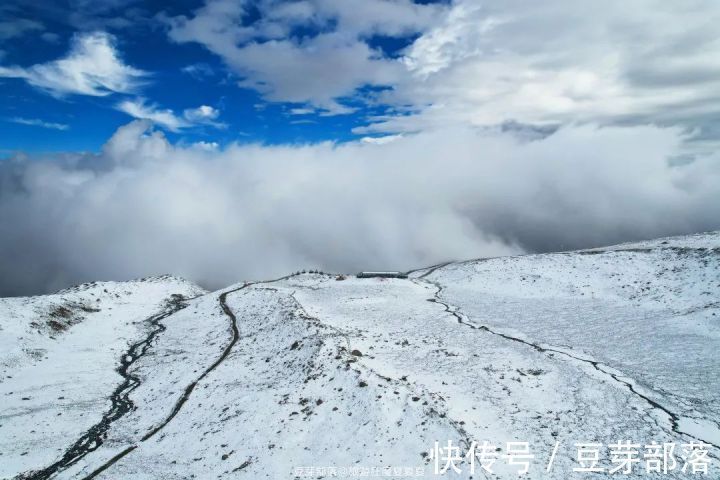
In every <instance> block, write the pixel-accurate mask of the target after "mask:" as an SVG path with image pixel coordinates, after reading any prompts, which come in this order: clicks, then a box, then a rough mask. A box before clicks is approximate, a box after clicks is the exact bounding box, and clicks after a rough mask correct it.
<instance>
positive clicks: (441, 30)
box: [367, 0, 720, 132]
mask: <svg viewBox="0 0 720 480" xmlns="http://www.w3.org/2000/svg"><path fill="white" fill-rule="evenodd" d="M718 22H720V4H718V3H717V2H711V1H698V2H693V3H691V4H679V3H668V2H663V1H660V0H640V1H637V2H633V3H632V4H631V5H629V4H627V3H623V2H616V1H611V2H602V3H594V4H586V3H583V2H572V1H567V0H547V1H543V2H524V1H520V0H489V1H484V2H477V1H474V0H457V1H455V2H453V5H452V8H450V9H449V10H448V11H447V12H445V13H444V14H443V15H440V16H438V19H437V22H436V24H435V25H434V26H432V27H431V28H429V29H427V30H426V31H424V33H423V35H422V36H420V37H419V38H418V39H417V40H416V41H415V42H414V43H413V44H412V46H411V47H410V48H409V49H408V50H407V51H406V52H405V56H404V58H403V63H404V65H405V66H406V67H407V68H408V70H409V71H410V72H411V74H412V75H409V76H404V77H402V78H401V82H400V84H398V85H396V86H395V89H394V90H393V91H391V92H388V93H387V97H386V98H385V99H384V101H386V102H388V103H390V104H398V105H404V104H409V105H412V106H414V107H415V109H414V111H413V112H412V114H411V115H391V116H386V117H380V118H376V119H373V120H374V125H372V126H371V127H370V128H369V129H368V130H367V131H376V132H400V131H415V130H418V129H423V128H427V127H428V126H435V125H444V126H447V125H448V124H461V125H467V124H473V125H493V124H499V123H501V122H503V121H506V120H515V121H518V122H520V123H527V124H548V123H550V124H556V123H570V122H595V123H601V124H628V123H634V124H642V123H648V122H656V123H660V124H664V125H672V124H674V125H685V126H697V125H706V124H707V123H708V118H709V117H710V116H713V115H714V116H717V114H718V113H719V112H718V110H719V109H720V107H719V105H720V93H719V92H720V35H718V31H717V28H716V27H715V25H717V24H718Z"/></svg>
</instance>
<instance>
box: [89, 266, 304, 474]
mask: <svg viewBox="0 0 720 480" xmlns="http://www.w3.org/2000/svg"><path fill="white" fill-rule="evenodd" d="M292 276H293V275H292V274H291V275H286V276H284V277H280V278H276V279H275V280H267V281H262V282H246V283H244V284H243V285H242V286H240V287H237V288H234V289H232V290H227V291H225V292H223V293H221V294H220V296H219V297H218V301H219V302H220V307H221V308H222V311H223V313H225V315H226V316H227V317H228V318H229V319H230V329H231V332H232V334H231V337H230V342H229V343H228V344H227V346H226V347H225V348H224V349H223V351H222V353H221V354H220V356H219V357H218V358H217V360H215V361H214V362H213V363H212V365H210V366H209V367H208V368H206V369H205V370H204V371H203V372H202V373H201V374H200V376H198V377H197V378H196V379H195V380H194V381H193V382H191V383H190V384H189V385H188V386H187V387H185V391H184V392H183V394H182V395H181V396H180V398H179V399H178V400H177V402H175V406H174V407H173V409H172V411H171V412H170V414H169V415H168V416H167V417H165V420H163V421H162V422H161V423H160V424H158V425H157V426H155V427H154V428H153V429H152V430H150V431H149V432H148V433H146V434H145V435H144V436H143V437H142V438H141V439H140V441H139V442H138V443H136V444H135V445H131V446H129V447H127V448H126V449H125V450H122V451H121V452H120V453H118V454H117V455H115V456H114V457H112V458H111V459H110V460H108V461H107V462H105V463H103V464H102V465H101V466H99V467H98V468H96V469H95V470H93V471H92V472H91V473H90V474H89V475H87V476H86V477H84V480H90V479H93V478H95V477H97V476H98V475H100V474H101V473H103V472H104V471H106V470H107V469H108V468H110V467H112V466H113V465H114V464H116V463H117V462H118V461H120V460H121V459H123V458H124V457H126V456H127V455H128V454H130V453H131V452H132V451H133V450H135V449H136V448H137V447H138V446H139V445H140V444H141V443H143V442H145V441H147V440H150V439H151V438H152V437H154V436H155V435H156V434H157V433H158V432H160V431H161V430H162V429H164V428H165V427H166V426H167V425H168V424H169V423H170V422H171V421H172V419H173V418H175V416H176V415H177V414H178V413H180V410H182V407H183V406H184V405H185V403H186V402H187V401H188V399H189V398H190V395H191V394H192V392H193V390H195V387H196V386H197V384H198V383H199V382H200V381H202V380H203V379H204V378H205V377H207V376H208V375H209V374H210V373H211V372H212V371H213V370H215V369H216V368H217V367H218V366H219V365H220V364H221V363H222V362H223V361H224V360H225V359H226V358H227V357H228V355H230V352H231V351H232V349H233V347H234V346H235V344H236V343H237V341H238V339H239V338H240V330H239V329H238V326H237V317H236V316H235V314H234V313H233V311H232V309H231V308H230V307H229V306H228V304H227V296H228V295H230V294H231V293H235V292H239V291H240V290H244V289H246V288H248V287H250V286H252V285H257V284H263V283H273V282H279V281H281V280H286V279H288V278H290V277H292Z"/></svg>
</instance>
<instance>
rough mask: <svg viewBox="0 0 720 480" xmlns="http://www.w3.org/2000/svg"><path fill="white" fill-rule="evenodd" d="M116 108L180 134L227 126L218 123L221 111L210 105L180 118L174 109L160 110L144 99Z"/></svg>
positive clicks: (190, 109)
mask: <svg viewBox="0 0 720 480" xmlns="http://www.w3.org/2000/svg"><path fill="white" fill-rule="evenodd" d="M116 108H117V109H118V110H120V111H121V112H124V113H127V114H128V115H130V116H131V117H134V118H138V119H143V120H150V121H151V122H153V123H154V124H156V125H159V126H161V127H163V128H166V129H167V130H170V131H171V132H178V131H180V130H182V129H184V128H190V127H193V126H198V125H210V126H213V127H216V128H225V126H226V125H225V124H223V123H220V122H216V121H215V119H217V118H218V116H219V115H220V111H219V110H218V109H216V108H213V107H211V106H209V105H201V106H199V107H197V108H188V109H186V110H184V111H183V114H182V116H178V115H176V114H175V112H174V111H173V110H172V109H169V108H160V107H158V106H157V105H155V104H148V103H147V101H146V100H145V99H144V98H137V99H134V100H123V101H122V102H120V103H118V104H117V106H116Z"/></svg>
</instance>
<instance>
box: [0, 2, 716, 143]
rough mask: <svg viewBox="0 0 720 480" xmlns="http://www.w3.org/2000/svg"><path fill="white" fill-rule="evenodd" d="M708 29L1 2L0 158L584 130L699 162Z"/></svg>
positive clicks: (619, 15)
mask: <svg viewBox="0 0 720 480" xmlns="http://www.w3.org/2000/svg"><path fill="white" fill-rule="evenodd" d="M718 20H720V8H718V7H717V4H714V3H713V2H710V1H707V0H699V1H697V2H694V3H692V4H690V5H687V6H668V5H667V4H666V3H664V2H660V1H658V0H642V1H640V2H638V3H637V4H635V5H633V6H632V7H629V8H625V7H624V6H622V5H621V4H620V3H619V2H610V3H609V4H608V5H605V6H603V7H602V8H601V7H599V6H596V5H593V6H591V7H588V8H586V7H584V6H582V5H577V4H575V3H573V2H569V1H567V0H551V1H549V2H543V4H542V5H535V4H530V5H528V4H526V3H525V2H522V1H519V0H512V1H489V2H475V1H471V0H452V1H451V0H438V1H429V0H425V1H419V0H416V1H413V0H363V1H361V0H345V1H341V2H336V1H335V2H334V1H330V0H193V1H179V2H159V1H140V0H98V1H89V0H65V1H63V2H37V1H29V0H11V1H9V2H5V3H4V4H3V5H2V6H1V7H0V86H1V87H2V91H3V95H2V97H0V122H2V129H1V130H0V149H1V150H2V151H3V152H5V153H6V154H7V153H8V152H10V151H18V150H22V151H27V152H40V151H59V150H97V149H98V148H100V146H101V145H102V144H103V143H104V141H106V140H107V139H108V138H109V136H110V135H111V134H112V132H114V131H115V130H116V129H117V128H118V127H119V126H121V125H123V124H124V123H126V122H127V121H129V120H130V119H132V118H133V117H135V118H140V117H142V118H149V119H151V120H153V121H154V122H155V124H156V126H157V127H158V128H161V129H164V130H165V132H166V133H167V136H168V138H170V139H171V140H172V141H174V142H181V143H184V142H186V143H193V142H201V141H202V142H209V143H217V144H218V145H220V146H223V145H227V144H229V143H231V142H263V143H266V144H278V143H287V144H294V143H308V142H311V143H312V142H317V141H323V140H332V141H341V142H342V141H349V140H354V139H358V138H362V137H363V136H367V135H374V136H383V135H388V134H398V133H414V132H418V131H422V130H431V129H434V128H438V127H447V126H449V125H466V126H467V125H470V126H473V127H481V128H494V127H496V126H498V125H503V124H504V125H507V124H511V125H520V126H531V127H532V128H533V129H534V128H536V127H541V128H555V127H557V126H561V125H567V124H578V123H579V124H584V123H591V124H596V125H619V124H621V125H628V124H630V125H632V124H655V125H661V126H679V127H681V128H683V129H685V130H687V131H690V132H693V135H694V137H695V138H696V139H698V140H699V141H698V144H701V143H702V144H703V146H704V145H706V144H707V143H708V142H709V143H714V141H715V139H714V137H715V136H716V132H717V131H718V128H717V116H718V108H717V104H718V93H717V92H718V91H719V90H720V89H719V88H718V86H719V85H718V78H719V75H718V73H720V64H719V62H718V60H717V58H718V56H717V55H716V53H717V51H718V49H720V48H719V47H718V35H717V33H716V28H715V26H716V25H717V21H718ZM103 62H110V65H105V64H103ZM108 68H109V70H108ZM93 82H97V84H98V85H96V86H95V87H93V88H91V89H90V90H88V89H87V88H85V87H87V84H88V83H90V84H92V83H93ZM79 84H83V85H84V86H83V85H79ZM201 107H202V109H200V108H201ZM199 109H200V110H199ZM193 111H194V112H195V113H193ZM203 116H204V118H201V117H203ZM190 117H192V120H190Z"/></svg>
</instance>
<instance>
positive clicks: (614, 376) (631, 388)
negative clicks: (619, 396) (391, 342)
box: [418, 267, 720, 450]
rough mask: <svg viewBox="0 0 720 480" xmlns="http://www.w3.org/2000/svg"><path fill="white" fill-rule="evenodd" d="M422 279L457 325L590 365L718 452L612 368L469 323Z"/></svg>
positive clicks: (676, 427) (672, 426) (675, 429)
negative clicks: (683, 426)
mask: <svg viewBox="0 0 720 480" xmlns="http://www.w3.org/2000/svg"><path fill="white" fill-rule="evenodd" d="M438 268H439V267H438ZM423 277H424V276H422V277H418V278H419V279H420V281H422V282H425V283H427V284H430V285H432V286H434V287H435V288H436V289H437V290H436V291H435V293H434V298H432V299H428V301H430V302H433V303H437V304H438V305H441V306H443V307H444V308H445V311H446V312H447V313H449V314H451V315H452V316H454V317H455V318H456V319H457V321H458V323H460V324H463V325H465V326H467V327H470V328H472V329H474V330H482V331H485V332H488V333H490V334H492V335H496V336H498V337H502V338H504V339H506V340H509V341H512V342H517V343H521V344H523V345H526V346H528V347H530V348H532V349H534V350H535V351H537V352H541V353H547V352H551V353H556V354H559V355H563V356H565V357H568V358H570V359H572V360H575V361H578V362H582V363H585V364H588V365H591V366H592V367H593V368H594V369H595V370H597V371H598V372H600V373H602V374H604V375H606V376H608V377H610V378H611V379H612V380H614V381H615V382H616V383H619V384H621V385H623V386H624V387H625V388H627V389H628V390H629V391H630V393H632V394H633V395H635V396H636V397H639V398H640V399H642V400H644V401H645V402H646V403H648V404H649V405H650V406H651V407H652V408H654V409H656V410H660V411H661V412H663V413H664V414H665V415H667V417H668V420H669V422H670V429H671V431H672V432H673V433H676V434H678V435H682V436H685V437H688V438H690V439H692V440H695V441H701V442H703V443H705V444H707V445H711V446H712V447H714V448H715V449H717V450H720V445H718V444H716V443H713V442H711V441H708V440H704V439H702V438H699V437H698V436H697V435H693V434H690V433H687V432H684V431H682V430H681V429H680V416H679V415H678V414H676V413H675V412H673V411H671V410H670V409H668V408H667V407H665V406H663V405H662V404H660V403H659V402H657V401H656V400H653V399H652V398H650V397H649V396H647V395H645V394H643V393H642V392H639V391H638V389H637V388H636V387H635V385H634V384H633V383H632V382H631V381H628V380H625V379H624V378H621V376H620V375H619V374H617V373H614V372H612V371H609V370H608V369H610V368H612V367H609V366H607V365H604V364H602V363H600V362H598V361H597V360H592V359H589V358H583V357H578V356H576V355H573V354H571V353H568V352H566V351H564V350H560V349H557V348H554V347H552V346H543V345H538V344H536V343H533V342H531V341H529V340H524V339H522V338H519V337H515V336H512V335H509V334H507V333H502V332H498V331H495V330H493V329H491V328H490V327H488V326H487V325H480V324H476V323H474V322H472V321H470V320H469V319H468V318H467V317H466V316H465V315H464V314H462V313H460V311H459V308H458V307H456V306H453V305H450V304H448V303H445V302H443V301H441V300H440V294H441V293H442V291H443V286H442V285H440V284H439V283H437V282H434V281H432V280H426V279H425V278H423ZM655 423H656V425H657V426H658V427H660V428H662V427H661V426H660V425H659V424H658V423H657V421H656V422H655Z"/></svg>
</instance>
